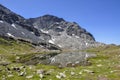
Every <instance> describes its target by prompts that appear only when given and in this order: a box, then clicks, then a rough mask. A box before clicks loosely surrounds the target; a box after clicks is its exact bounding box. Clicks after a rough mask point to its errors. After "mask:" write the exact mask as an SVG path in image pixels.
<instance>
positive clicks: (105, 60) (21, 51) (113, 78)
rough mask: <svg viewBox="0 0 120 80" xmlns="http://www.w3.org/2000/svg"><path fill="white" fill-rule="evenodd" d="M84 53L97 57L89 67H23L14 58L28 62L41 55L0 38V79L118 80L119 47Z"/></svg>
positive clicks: (33, 49)
mask: <svg viewBox="0 0 120 80" xmlns="http://www.w3.org/2000/svg"><path fill="white" fill-rule="evenodd" d="M85 51H86V52H91V53H95V54H97V57H95V58H91V59H89V61H90V62H91V65H89V66H79V67H66V68H60V67H56V66H50V65H42V64H37V65H25V64H23V63H16V61H17V59H19V58H22V59H23V60H29V59H30V58H31V56H33V55H34V54H43V53H44V52H39V53H36V51H35V48H34V47H33V46H32V45H31V44H29V43H26V42H20V41H14V40H6V39H3V38H0V80H3V79H5V80H16V79H17V80H59V79H60V80H119V77H120V46H115V45H107V46H103V47H97V48H91V49H88V50H85ZM41 74H42V75H41Z"/></svg>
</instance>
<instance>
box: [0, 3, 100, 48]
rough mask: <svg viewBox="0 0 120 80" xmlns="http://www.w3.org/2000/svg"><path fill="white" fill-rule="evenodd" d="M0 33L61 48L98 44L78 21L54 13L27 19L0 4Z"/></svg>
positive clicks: (85, 46)
mask: <svg viewBox="0 0 120 80" xmlns="http://www.w3.org/2000/svg"><path fill="white" fill-rule="evenodd" d="M0 35H2V36H8V37H12V38H15V39H23V40H27V41H29V42H32V43H34V44H40V43H44V44H45V46H47V44H49V45H50V44H51V45H52V46H53V45H56V46H59V47H60V48H61V49H73V50H78V49H85V48H87V47H91V46H96V45H97V46H98V45H99V43H96V41H95V38H94V37H93V35H92V34H91V33H90V32H88V31H87V30H85V29H84V28H82V27H81V26H79V25H78V24H77V23H76V22H68V21H65V20H64V19H63V18H59V17H56V16H53V15H48V14H47V15H44V16H40V17H37V18H30V19H25V18H24V17H22V16H20V15H18V14H16V13H14V12H12V11H10V10H9V9H7V8H6V7H4V6H2V5H0Z"/></svg>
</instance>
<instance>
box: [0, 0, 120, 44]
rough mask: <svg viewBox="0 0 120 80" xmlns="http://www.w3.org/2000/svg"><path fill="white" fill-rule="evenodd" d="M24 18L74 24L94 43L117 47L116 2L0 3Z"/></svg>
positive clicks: (119, 20)
mask: <svg viewBox="0 0 120 80" xmlns="http://www.w3.org/2000/svg"><path fill="white" fill-rule="evenodd" d="M0 4H2V5H4V6H6V7H7V8H9V9H10V10H12V11H13V12H15V13H17V14H20V15H22V16H23V17H25V18H34V17H39V16H43V15H45V14H51V15H55V16H58V17H60V18H64V19H65V20H66V21H69V22H77V23H78V24H79V25H80V26H81V27H83V28H85V29H86V30H87V31H89V32H90V33H92V34H93V36H94V37H95V39H96V41H98V42H103V43H106V44H118V45H120V37H119V36H120V0H0Z"/></svg>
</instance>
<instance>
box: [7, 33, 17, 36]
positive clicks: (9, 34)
mask: <svg viewBox="0 0 120 80" xmlns="http://www.w3.org/2000/svg"><path fill="white" fill-rule="evenodd" d="M7 35H8V36H9V37H15V36H14V35H12V34H11V33H7Z"/></svg>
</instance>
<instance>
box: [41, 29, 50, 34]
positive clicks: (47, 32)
mask: <svg viewBox="0 0 120 80" xmlns="http://www.w3.org/2000/svg"><path fill="white" fill-rule="evenodd" d="M41 31H42V32H43V33H49V32H48V31H45V30H42V29H41Z"/></svg>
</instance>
